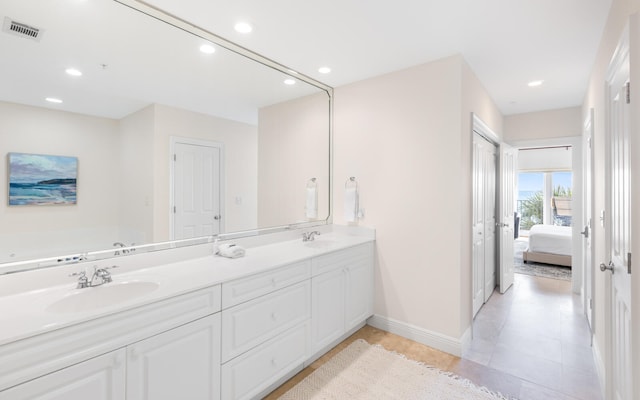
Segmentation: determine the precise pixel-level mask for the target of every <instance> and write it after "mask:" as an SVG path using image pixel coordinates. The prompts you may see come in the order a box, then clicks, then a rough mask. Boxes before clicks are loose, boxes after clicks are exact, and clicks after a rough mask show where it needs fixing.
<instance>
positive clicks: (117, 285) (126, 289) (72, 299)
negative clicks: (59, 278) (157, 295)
mask: <svg viewBox="0 0 640 400" xmlns="http://www.w3.org/2000/svg"><path fill="white" fill-rule="evenodd" d="M159 287H160V285H159V284H157V283H155V282H147V281H126V282H111V283H106V284H104V285H101V286H96V287H88V288H84V289H76V290H74V291H73V293H71V294H68V295H66V296H65V297H63V298H61V299H60V300H57V301H56V302H54V303H52V304H51V305H49V307H47V309H46V310H47V311H49V312H53V313H76V312H84V311H91V310H95V309H98V308H103V307H109V306H111V305H113V304H116V303H121V302H124V301H127V300H131V299H133V298H136V297H140V296H143V295H145V294H148V293H151V292H153V291H154V290H156V289H158V288H159Z"/></svg>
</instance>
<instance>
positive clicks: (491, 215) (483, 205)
mask: <svg viewBox="0 0 640 400" xmlns="http://www.w3.org/2000/svg"><path fill="white" fill-rule="evenodd" d="M472 193H473V194H472V196H473V201H472V203H473V223H472V231H473V233H472V235H473V240H472V244H473V250H472V256H473V260H472V263H473V266H472V270H473V275H472V279H473V315H474V316H475V315H476V314H477V313H478V311H479V310H480V307H482V305H483V304H484V303H485V302H486V301H487V300H488V299H489V297H490V296H491V293H493V288H494V287H495V285H496V262H495V260H496V252H495V247H496V239H495V236H496V147H495V145H493V143H490V142H489V141H487V140H486V139H484V138H483V137H482V136H480V135H479V134H477V133H474V134H473V188H472Z"/></svg>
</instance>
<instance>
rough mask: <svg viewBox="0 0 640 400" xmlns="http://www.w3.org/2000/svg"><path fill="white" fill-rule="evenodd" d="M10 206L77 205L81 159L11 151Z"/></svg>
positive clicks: (9, 157) (9, 160) (9, 156)
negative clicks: (79, 160) (79, 162)
mask: <svg viewBox="0 0 640 400" xmlns="http://www.w3.org/2000/svg"><path fill="white" fill-rule="evenodd" d="M7 158H8V164H9V171H8V172H9V205H10V206H26V205H39V206H43V205H59V204H76V189H77V188H76V180H77V177H78V158H77V157H65V156H48V155H42V154H25V153H9V154H8V155H7Z"/></svg>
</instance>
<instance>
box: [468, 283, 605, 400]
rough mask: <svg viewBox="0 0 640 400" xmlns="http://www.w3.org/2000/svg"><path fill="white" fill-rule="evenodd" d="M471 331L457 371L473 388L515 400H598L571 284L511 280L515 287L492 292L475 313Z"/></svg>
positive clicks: (584, 325) (587, 338)
mask: <svg viewBox="0 0 640 400" xmlns="http://www.w3.org/2000/svg"><path fill="white" fill-rule="evenodd" d="M473 331H474V337H473V340H472V342H471V346H470V347H469V349H468V350H467V351H466V352H465V354H463V359H462V360H461V361H460V364H459V366H458V368H460V370H461V372H462V370H464V376H466V377H468V378H470V379H472V380H474V381H476V382H477V383H481V384H484V385H486V386H488V387H490V388H492V389H495V390H499V391H501V392H502V393H503V394H508V395H511V396H514V397H517V398H518V399H520V400H536V399H560V400H578V399H579V400H601V399H602V396H601V394H600V386H599V383H598V378H597V374H596V370H595V363H594V361H593V357H592V351H591V347H590V333H589V327H588V324H587V321H586V318H585V317H584V313H583V311H582V306H581V304H580V297H579V296H578V295H574V294H572V293H571V282H570V281H562V280H556V279H548V278H541V277H534V276H529V275H522V274H515V283H514V286H513V287H512V288H510V289H509V290H508V291H507V293H505V294H504V295H501V294H500V293H499V292H497V291H496V292H494V293H493V295H492V296H491V298H490V299H489V301H488V302H487V303H486V304H485V305H484V306H483V308H482V309H481V310H480V312H479V313H478V315H477V317H476V319H475V321H474V325H473ZM478 364H479V365H478ZM456 369H457V368H456ZM474 370H475V371H476V372H477V375H478V376H476V377H472V376H473V375H474V374H473V371H474ZM461 374H462V373H461Z"/></svg>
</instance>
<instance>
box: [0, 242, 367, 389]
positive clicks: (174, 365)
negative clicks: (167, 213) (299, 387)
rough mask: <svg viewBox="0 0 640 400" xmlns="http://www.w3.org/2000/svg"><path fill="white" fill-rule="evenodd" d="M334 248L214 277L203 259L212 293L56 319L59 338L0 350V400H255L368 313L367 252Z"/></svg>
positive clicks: (47, 335) (350, 246) (304, 250)
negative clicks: (81, 316)
mask: <svg viewBox="0 0 640 400" xmlns="http://www.w3.org/2000/svg"><path fill="white" fill-rule="evenodd" d="M342 240H345V241H346V243H347V244H346V245H345V244H344V243H340V244H339V245H338V246H336V247H334V249H333V250H330V249H331V247H330V245H326V244H325V243H322V242H321V240H318V241H317V242H316V243H312V244H314V245H313V246H309V244H308V243H300V242H297V241H296V242H295V243H292V244H291V246H292V251H291V255H289V254H288V253H287V252H286V251H284V252H282V253H280V254H277V255H274V254H273V253H269V252H268V251H270V250H269V249H265V250H262V251H265V253H266V257H264V260H266V261H262V260H263V258H261V257H260V255H259V254H260V253H258V256H257V257H256V258H255V259H251V260H247V261H245V260H241V261H237V260H233V261H229V260H221V263H223V264H222V266H223V267H224V268H221V269H220V270H219V271H215V269H214V268H215V267H213V268H212V266H211V264H210V262H211V260H210V259H203V260H202V266H201V268H202V269H201V271H203V272H204V275H206V274H209V276H208V279H209V280H210V282H211V283H210V285H211V286H205V285H203V284H202V282H199V281H198V280H197V279H194V277H193V276H191V275H188V274H185V275H184V276H183V277H182V275H180V277H182V278H181V279H183V280H184V286H178V287H179V288H181V289H180V291H177V289H175V288H176V286H173V290H176V291H175V292H173V293H175V294H174V295H171V296H170V295H165V296H164V297H158V298H157V299H156V300H155V301H151V300H150V301H147V302H146V303H142V302H140V303H137V304H139V305H137V306H135V307H134V306H129V307H126V303H124V304H123V305H121V306H120V308H119V309H117V308H116V307H114V308H112V309H111V310H109V309H107V310H105V311H101V310H100V309H99V308H98V310H96V311H95V313H93V314H92V313H91V312H89V311H87V314H86V316H83V318H82V319H78V320H77V321H74V323H68V324H66V325H65V324H64V321H65V315H61V316H60V317H59V319H57V320H56V321H55V322H56V323H60V325H58V328H57V329H49V330H44V331H42V332H40V333H37V334H33V335H31V336H25V337H24V338H22V339H15V340H13V341H7V342H5V343H3V344H2V345H0V400H27V399H29V400H31V399H38V400H45V399H47V400H86V399H91V400H175V399H189V400H219V399H223V400H231V399H233V400H240V399H256V398H260V397H261V396H264V395H266V394H268V393H269V392H270V391H271V390H273V389H275V388H276V387H277V386H279V385H280V384H282V383H283V382H284V381H286V380H287V379H288V378H290V377H292V376H293V375H294V374H296V373H297V372H299V371H301V370H302V368H304V366H306V365H308V364H309V363H311V362H312V361H313V360H314V359H315V358H317V357H318V356H320V355H321V354H322V353H323V352H325V351H327V350H329V349H330V347H331V346H334V345H336V344H337V343H338V342H339V341H340V340H343V339H344V338H345V337H346V336H347V335H349V334H350V333H351V332H353V331H354V330H355V329H357V328H358V327H359V326H361V325H363V324H364V323H365V321H366V319H367V318H368V317H370V316H371V315H372V311H373V259H374V257H373V254H374V253H373V249H374V242H373V241H372V239H369V238H366V239H364V240H362V239H361V238H356V239H351V238H349V237H347V238H345V239H342ZM349 240H351V242H349ZM327 243H335V242H333V241H327ZM300 246H304V247H300ZM323 246H327V248H326V249H325V247H323ZM277 248H278V250H279V251H280V250H282V249H284V250H287V247H286V246H285V247H283V246H280V245H279V246H278V247H277ZM318 249H321V250H318ZM322 249H324V250H322ZM257 251H260V250H257ZM283 254H284V256H283ZM191 263H192V264H191V267H192V268H198V267H199V266H198V265H197V262H195V263H194V262H191ZM276 263H277V264H276ZM231 267H235V268H237V269H236V270H234V269H232V268H231ZM194 276H197V275H194ZM192 282H195V283H197V284H198V285H199V286H198V289H196V288H194V287H193V285H194V283H192ZM171 284H173V285H178V283H176V282H175V281H171ZM180 284H182V283H180ZM190 290H191V291H190ZM87 293H88V292H87ZM132 304H134V303H132Z"/></svg>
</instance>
